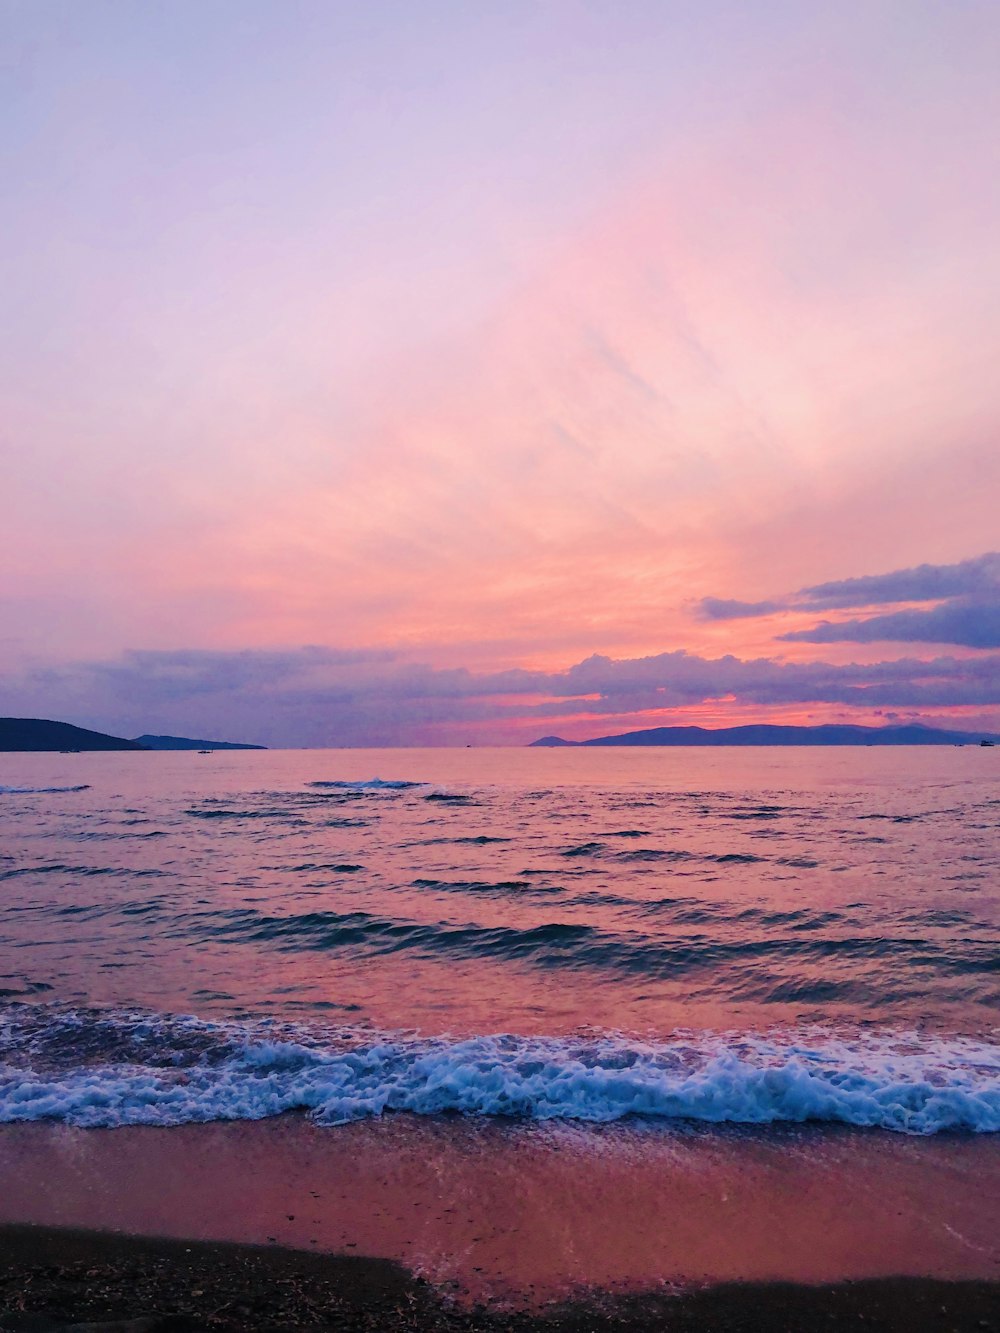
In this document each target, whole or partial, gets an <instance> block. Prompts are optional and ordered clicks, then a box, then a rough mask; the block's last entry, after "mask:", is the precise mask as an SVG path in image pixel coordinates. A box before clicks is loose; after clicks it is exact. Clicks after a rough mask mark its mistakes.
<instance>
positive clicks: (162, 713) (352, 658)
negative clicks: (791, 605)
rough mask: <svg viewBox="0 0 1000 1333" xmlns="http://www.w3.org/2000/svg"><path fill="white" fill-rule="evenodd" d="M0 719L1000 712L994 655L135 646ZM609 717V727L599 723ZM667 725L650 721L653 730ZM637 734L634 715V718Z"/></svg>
mask: <svg viewBox="0 0 1000 1333" xmlns="http://www.w3.org/2000/svg"><path fill="white" fill-rule="evenodd" d="M5 695H6V697H5V699H4V701H3V702H4V706H5V708H4V711H6V710H10V711H11V712H15V713H18V714H21V715H35V716H56V717H62V718H66V719H67V720H74V721H78V722H81V723H83V724H85V725H94V726H98V727H99V728H100V729H103V730H110V731H114V732H117V733H118V734H128V735H136V734H139V733H140V732H143V731H162V732H173V733H175V734H182V735H183V734H189V735H204V736H211V737H212V738H213V739H237V740H251V741H261V742H263V743H265V744H272V745H293V746H294V745H413V744H421V743H434V742H435V741H440V740H442V739H454V737H455V735H456V732H455V729H456V728H466V733H467V735H468V736H469V737H470V738H484V737H485V738H488V739H490V740H494V741H503V740H514V739H517V738H518V737H519V736H521V735H523V734H524V730H525V727H526V726H527V725H529V724H531V723H533V721H534V720H539V724H540V725H541V723H540V720H541V719H543V718H550V719H558V718H568V717H574V718H577V719H579V718H587V717H589V718H592V719H594V722H595V727H594V730H595V732H597V731H600V730H604V729H608V726H609V724H610V722H611V721H612V720H613V719H621V718H632V717H634V716H635V715H637V714H643V713H658V714H662V713H663V712H669V711H670V710H681V712H683V710H684V709H691V708H695V707H697V706H699V705H706V704H710V703H715V704H718V706H719V707H718V711H719V712H720V713H721V714H724V713H725V711H726V710H727V709H740V708H754V709H757V710H762V709H770V710H775V709H777V710H780V709H782V708H785V709H788V708H795V707H801V706H803V705H808V706H810V707H813V706H818V707H823V706H847V707H851V708H862V709H867V710H876V709H898V708H907V709H941V708H968V707H971V706H975V707H980V708H993V707H997V706H1000V654H990V655H988V656H987V655H981V656H977V657H974V658H965V659H962V658H955V657H937V658H935V659H933V660H931V661H919V660H915V659H909V658H904V659H899V660H894V661H884V662H875V663H849V664H834V663H829V662H806V663H802V662H782V661H776V660H774V659H772V658H754V659H749V660H745V659H741V658H738V657H735V656H732V655H726V656H723V657H717V658H709V657H702V656H698V655H697V654H693V653H688V652H685V651H683V650H678V651H674V652H665V653H658V654H654V655H651V656H648V657H639V658H612V657H607V656H602V655H593V656H591V657H588V658H586V659H584V660H583V661H580V662H577V663H575V664H574V665H573V666H571V667H569V668H568V669H566V670H564V671H528V670H522V669H514V670H508V671H494V672H476V671H471V670H469V669H467V668H465V667H450V668H439V667H434V666H432V665H427V664H424V663H415V662H408V661H405V660H402V659H401V658H400V657H399V656H397V655H394V654H391V653H388V652H384V651H382V650H375V651H371V652H368V651H346V652H340V651H337V650H333V649H327V648H311V647H305V648H297V649H288V650H283V651H254V650H247V651H243V652H198V651H190V652H152V651H149V652H133V653H129V654H126V655H125V656H123V657H121V658H119V659H116V660H114V661H109V662H97V663H86V664H79V665H77V666H73V667H66V668H62V669H60V670H57V671H53V670H49V671H44V672H42V671H36V672H34V673H31V674H29V675H27V676H25V677H23V678H22V679H20V680H19V681H12V682H9V683H8V687H7V689H6V691H5ZM598 719H606V722H605V726H604V727H598V726H597V725H596V723H597V720H598ZM657 720H662V717H658V718H651V719H650V723H649V724H650V725H653V723H654V721H657ZM639 725H641V720H640V722H639Z"/></svg>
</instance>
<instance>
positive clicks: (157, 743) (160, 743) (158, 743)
mask: <svg viewBox="0 0 1000 1333" xmlns="http://www.w3.org/2000/svg"><path fill="white" fill-rule="evenodd" d="M135 739H136V744H137V745H141V746H142V747H143V748H144V749H146V750H266V749H267V746H266V745H247V744H245V743H244V742H242V741H198V740H193V739H192V738H191V737H190V736H136V738H135Z"/></svg>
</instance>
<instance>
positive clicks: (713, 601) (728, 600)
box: [698, 597, 786, 620]
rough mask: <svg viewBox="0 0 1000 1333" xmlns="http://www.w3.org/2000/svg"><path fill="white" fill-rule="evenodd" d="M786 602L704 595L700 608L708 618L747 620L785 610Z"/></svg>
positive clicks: (699, 604) (702, 613)
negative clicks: (742, 600)
mask: <svg viewBox="0 0 1000 1333" xmlns="http://www.w3.org/2000/svg"><path fill="white" fill-rule="evenodd" d="M785 606H786V603H784V602H738V601H736V599H735V598H732V597H703V598H702V599H701V601H700V602H699V603H698V610H699V611H700V613H701V615H702V616H703V617H704V618H705V619H706V620H746V619H749V618H751V617H753V616H769V615H772V614H773V613H774V612H775V611H783V610H784V609H785Z"/></svg>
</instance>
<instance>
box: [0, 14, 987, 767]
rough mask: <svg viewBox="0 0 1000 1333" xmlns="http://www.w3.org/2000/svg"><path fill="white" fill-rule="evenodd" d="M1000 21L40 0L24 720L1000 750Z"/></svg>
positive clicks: (19, 241)
mask: <svg viewBox="0 0 1000 1333" xmlns="http://www.w3.org/2000/svg"><path fill="white" fill-rule="evenodd" d="M998 66H1000V6H997V5H996V4H995V3H994V0H981V2H980V0H961V3H951V2H950V0H949V2H948V3H945V0H937V2H931V0H862V2H856V0H844V3H840V4H837V5H830V4H827V3H812V2H811V0H794V2H792V0H789V2H788V3H783V2H782V0H758V2H757V3H754V4H752V5H747V4H746V3H744V0H698V2H697V3H695V2H694V0H656V2H655V3H654V2H653V0H627V2H626V3H622V2H621V0H613V2H612V0H533V2H529V0H503V3H500V0H496V2H495V3H494V2H493V0H478V2H477V3H468V0H421V2H420V3H419V4H414V3H412V2H411V0H406V2H405V3H404V2H403V0H369V2H368V3H365V4H359V3H339V0H322V2H318V0H281V3H278V2H277V0H268V3H262V2H261V0H238V2H237V0H213V3H212V4H210V5H206V4H204V3H201V0H168V2H161V0H144V3H143V4H141V5H137V4H134V3H132V0H87V3H85V4H81V3H79V0H0V111H2V114H0V168H2V173H3V180H4V189H3V191H2V197H0V235H2V238H3V239H2V245H0V315H2V318H0V402H2V415H0V713H3V714H6V715H13V716H43V717H58V718H60V719H62V720H65V721H71V722H75V723H77V724H79V725H83V726H92V727H97V728H98V729H101V730H108V731H111V732H114V733H116V734H124V735H136V734H139V733H141V732H171V733H174V734H187V735H197V736H210V737H211V738H218V739H239V740H248V741H257V742H260V743H264V744H270V745H294V746H298V745H314V744H319V745H327V744H329V745H337V744H343V745H420V744H459V745H465V744H519V743H524V742H525V741H529V740H532V739H535V738H536V737H537V736H541V735H543V734H546V733H552V732H555V733H558V734H560V735H563V736H566V737H569V738H574V739H582V738H585V737H588V736H594V735H604V734H608V733H610V732H615V731H621V730H626V729H633V728H638V727H642V726H661V725H670V724H673V723H677V724H689V723H697V724H700V725H705V726H724V725H731V724H737V723H741V722H748V721H781V722H784V721H790V722H801V723H816V722H828V721H849V722H865V723H870V724H885V723H890V722H908V721H913V720H919V721H923V722H925V723H929V724H931V725H960V726H963V727H968V728H971V729H987V728H988V729H995V730H1000V555H997V554H996V553H997V552H998V551H1000V441H998V434H1000V429H998V428H1000V374H998V371H997V366H998V353H1000V307H998V305H997V302H996V295H995V294H996V292H997V291H998V290H1000V239H998V238H1000V136H998V135H997V134H996V132H995V128H996V125H997V124H1000V80H998V79H997V78H996V70H997V68H998Z"/></svg>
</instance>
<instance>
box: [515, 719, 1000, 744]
mask: <svg viewBox="0 0 1000 1333" xmlns="http://www.w3.org/2000/svg"><path fill="white" fill-rule="evenodd" d="M983 741H985V742H987V743H992V744H996V743H997V742H998V741H1000V736H997V735H994V734H991V733H989V732H982V731H975V732H973V731H941V730H938V728H937V727H925V726H923V725H921V724H920V723H919V722H914V723H911V724H910V725H908V726H901V727H856V726H846V725H839V724H836V723H825V724H823V725H822V726H817V727H793V726H787V727H783V726H772V725H771V724H769V723H756V724H751V725H749V726H744V727H717V728H714V729H713V728H709V727H650V728H649V729H648V730H646V731H625V732H622V733H621V735H619V736H595V737H594V738H593V739H592V740H589V741H567V740H563V738H562V737H561V736H543V737H542V738H541V739H540V740H537V741H532V742H531V745H532V746H544V747H554V746H559V745H979V744H981V743H982V742H983Z"/></svg>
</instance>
